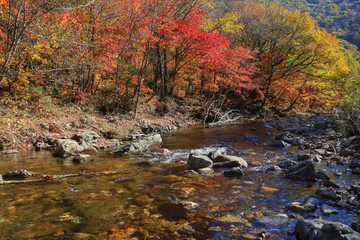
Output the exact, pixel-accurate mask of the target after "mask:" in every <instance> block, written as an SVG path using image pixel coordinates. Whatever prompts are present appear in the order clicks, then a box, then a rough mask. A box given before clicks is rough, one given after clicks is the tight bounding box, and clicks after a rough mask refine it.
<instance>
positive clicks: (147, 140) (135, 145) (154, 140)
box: [129, 134, 162, 153]
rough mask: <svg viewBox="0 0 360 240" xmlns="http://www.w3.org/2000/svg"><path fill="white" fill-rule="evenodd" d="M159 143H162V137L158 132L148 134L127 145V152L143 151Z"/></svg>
mask: <svg viewBox="0 0 360 240" xmlns="http://www.w3.org/2000/svg"><path fill="white" fill-rule="evenodd" d="M161 143H162V138H161V135H160V134H154V135H149V136H146V137H144V138H142V139H139V140H137V141H134V142H132V143H131V144H130V146H129V152H134V153H136V152H144V151H146V150H149V149H150V148H151V147H153V146H154V145H156V144H161Z"/></svg>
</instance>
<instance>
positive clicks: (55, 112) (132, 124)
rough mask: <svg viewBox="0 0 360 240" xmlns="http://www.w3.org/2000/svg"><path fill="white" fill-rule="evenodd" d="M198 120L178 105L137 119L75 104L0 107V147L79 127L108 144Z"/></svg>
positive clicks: (21, 145)
mask: <svg viewBox="0 0 360 240" xmlns="http://www.w3.org/2000/svg"><path fill="white" fill-rule="evenodd" d="M197 123H199V121H198V120H196V119H195V118H194V117H192V116H191V113H188V112H186V109H181V107H177V108H176V109H175V108H174V109H173V110H172V111H170V112H169V113H167V114H164V115H159V114H157V113H154V112H153V113H150V111H148V110H144V109H143V110H142V111H141V112H140V114H139V115H138V118H137V119H135V120H134V119H133V116H132V113H129V114H117V115H103V114H101V113H97V112H95V111H90V110H87V109H84V108H83V109H82V108H81V107H79V106H67V107H64V106H52V107H47V108H41V109H40V110H37V111H34V110H27V109H14V108H7V107H3V106H2V107H0V129H1V131H0V150H1V151H7V150H22V149H33V148H34V143H35V142H36V141H40V140H43V139H51V140H56V139H61V138H65V139H66V138H70V137H71V136H74V135H75V134H76V133H78V132H79V131H93V132H96V133H97V134H98V135H99V139H98V145H99V146H101V147H102V148H107V147H111V146H113V145H116V144H118V143H119V141H121V139H123V138H126V136H128V135H136V134H149V133H155V132H156V133H165V132H169V131H172V130H176V129H178V128H182V127H186V126H191V125H194V124H197Z"/></svg>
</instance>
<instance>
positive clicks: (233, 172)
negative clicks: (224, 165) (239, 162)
mask: <svg viewBox="0 0 360 240" xmlns="http://www.w3.org/2000/svg"><path fill="white" fill-rule="evenodd" d="M242 175H243V171H242V169H241V168H240V167H236V168H232V169H230V170H226V171H224V176H226V177H241V176H242Z"/></svg>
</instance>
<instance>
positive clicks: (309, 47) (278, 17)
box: [232, 1, 351, 109]
mask: <svg viewBox="0 0 360 240" xmlns="http://www.w3.org/2000/svg"><path fill="white" fill-rule="evenodd" d="M236 11H238V12H239V17H238V19H237V20H236V21H235V23H237V24H241V25H242V26H243V27H242V28H239V30H238V31H237V32H235V33H233V34H232V39H233V40H232V41H233V44H234V45H240V46H245V47H248V48H251V49H252V50H254V51H256V53H255V57H256V61H257V62H258V64H259V68H260V69H261V73H260V74H261V75H257V76H254V78H255V81H257V82H259V84H261V86H262V87H261V88H262V93H263V98H262V101H261V102H260V103H259V105H258V109H261V108H262V107H264V106H265V104H266V103H267V102H269V104H273V105H274V106H279V105H278V104H279V101H280V99H281V102H282V103H284V102H289V105H288V106H287V107H285V108H288V109H290V108H292V107H293V106H294V104H295V103H296V102H297V101H298V100H299V99H303V100H304V99H305V98H304V97H305V96H308V95H309V94H310V93H311V95H317V94H318V93H320V92H321V91H320V88H321V87H320V86H321V85H324V84H327V85H328V87H329V85H331V84H335V83H336V82H337V81H342V80H344V78H343V77H344V76H345V75H346V74H348V73H350V72H351V69H350V68H349V67H348V65H347V64H346V63H345V61H344V56H343V55H342V54H341V53H340V47H339V45H338V42H337V39H336V38H335V37H333V36H331V35H330V34H328V33H326V32H325V31H323V30H320V29H317V28H316V25H315V21H314V20H312V19H311V18H310V17H309V16H308V15H307V14H301V13H299V12H289V11H288V10H286V9H283V8H280V7H278V6H276V5H274V4H259V3H256V2H252V1H244V2H241V3H237V4H236ZM334 66H341V68H342V69H340V68H337V69H336V70H335V69H334ZM330 74H332V76H330ZM330 79H332V80H333V81H332V82H331V83H330V82H329V80H330ZM314 82H317V84H314ZM315 85H317V87H318V89H316V87H314V86H315ZM330 88H331V87H330ZM321 89H324V88H321ZM285 95H287V96H288V97H285ZM291 96H292V97H291ZM293 96H295V98H293ZM289 97H290V98H289Z"/></svg>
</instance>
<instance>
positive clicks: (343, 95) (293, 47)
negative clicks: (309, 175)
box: [0, 0, 360, 126]
mask: <svg viewBox="0 0 360 240" xmlns="http://www.w3.org/2000/svg"><path fill="white" fill-rule="evenodd" d="M299 10H300V11H299ZM359 19H360V1H357V0H339V1H328V0H319V1H317V0H307V1H306V0H296V1H295V0H294V1H285V0H278V1H260V0H259V1H256V0H254V1H250V0H238V1H231V0H227V1H210V0H178V1H175V0H150V1H149V0H148V1H144V0H106V1H105V0H81V1H78V0H76V1H74V0H67V1H64V0H0V104H1V106H2V110H3V111H2V112H3V114H2V115H3V116H5V118H9V115H8V113H9V112H11V110H13V111H14V112H20V111H27V112H31V113H34V112H35V113H42V112H44V111H47V112H48V111H49V109H50V110H51V112H52V113H56V110H54V109H56V108H60V107H61V106H69V105H76V106H79V107H80V108H81V109H82V111H94V112H101V113H102V114H105V115H106V114H115V115H125V114H128V115H131V116H132V118H133V119H136V118H138V115H139V112H140V114H141V113H142V112H144V111H147V112H149V113H151V114H157V115H159V116H163V114H166V113H168V112H171V111H176V108H175V107H174V106H197V107H198V108H197V113H196V114H198V115H199V116H200V117H201V118H202V119H203V120H204V121H214V120H215V119H216V118H219V117H221V115H219V116H218V115H217V113H219V112H221V111H229V110H231V109H232V110H234V109H236V110H237V111H240V112H251V113H256V112H259V111H261V110H262V109H264V108H267V109H272V110H273V111H276V112H286V111H290V110H294V109H295V110H316V109H322V110H334V109H335V110H337V111H339V110H341V111H345V112H346V116H347V117H349V118H350V117H351V119H352V121H353V122H354V123H355V124H357V125H358V126H359V123H360V120H359V118H358V113H359V112H360V107H359V99H360V98H359V93H360V87H359V86H360V85H359V81H360V78H359V70H360V62H359V57H360V54H359V51H358V46H360V40H359V38H358V36H357V35H356V32H357V30H356V28H357V27H358V25H357V23H358V21H359ZM2 121H5V123H6V121H7V120H4V118H3V120H2ZM3 123H4V122H3Z"/></svg>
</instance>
